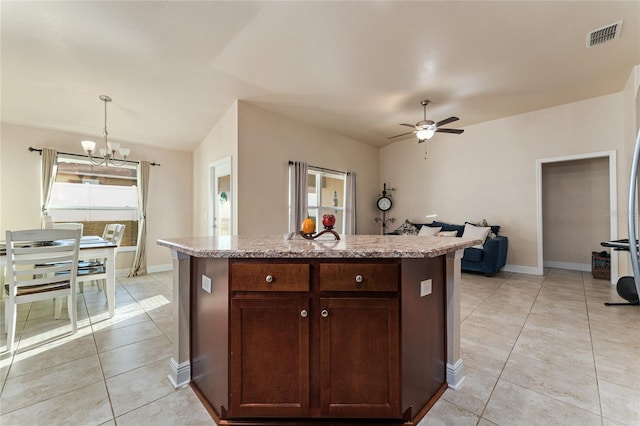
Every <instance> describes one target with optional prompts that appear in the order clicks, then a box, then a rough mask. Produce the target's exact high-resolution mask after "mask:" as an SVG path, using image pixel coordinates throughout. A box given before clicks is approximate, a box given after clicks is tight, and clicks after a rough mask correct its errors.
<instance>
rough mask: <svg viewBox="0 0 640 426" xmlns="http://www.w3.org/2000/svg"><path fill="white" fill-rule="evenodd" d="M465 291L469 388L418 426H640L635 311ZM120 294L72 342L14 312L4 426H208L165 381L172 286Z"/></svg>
mask: <svg viewBox="0 0 640 426" xmlns="http://www.w3.org/2000/svg"><path fill="white" fill-rule="evenodd" d="M462 278H463V286H462V319H463V321H462V357H463V360H464V365H465V372H466V380H465V383H464V385H463V387H462V388H461V389H460V390H458V391H453V390H450V389H449V390H447V391H446V392H445V394H444V395H443V397H442V398H441V399H440V400H439V401H438V402H437V403H436V405H435V406H434V407H433V409H432V410H431V411H430V412H429V414H428V415H427V417H425V419H423V421H422V422H421V423H420V426H427V425H466V424H469V425H535V424H540V425H578V424H580V425H591V424H597V425H621V424H626V425H640V308H638V307H628V306H621V307H605V306H604V305H603V302H605V301H619V300H620V299H619V298H618V296H617V295H616V292H615V288H614V287H612V286H610V285H609V284H608V283H607V282H606V281H602V280H594V279H592V278H591V275H590V274H589V273H580V272H574V271H563V270H557V269H551V270H549V271H547V274H546V275H545V276H544V277H538V276H531V275H520V274H511V273H504V272H503V273H500V274H499V275H498V276H496V277H493V278H487V277H483V276H478V275H470V274H462ZM118 281H119V285H118V287H117V291H116V297H117V308H116V315H115V317H114V318H113V319H109V318H108V316H107V315H106V314H105V312H106V301H105V299H104V294H103V293H101V292H98V291H97V289H96V287H95V286H86V287H85V293H84V294H83V295H82V297H79V298H78V311H79V322H80V323H79V332H78V333H77V334H76V335H73V336H65V337H62V338H60V336H61V335H64V334H65V333H68V332H69V331H70V326H69V324H68V321H64V320H60V321H54V320H53V319H52V310H53V309H52V306H50V304H47V302H41V303H35V304H33V306H29V305H26V306H23V307H21V308H20V311H19V318H18V321H19V326H18V329H19V341H18V347H17V351H16V353H15V355H14V356H9V355H8V354H7V353H6V352H5V353H3V354H0V383H1V385H2V393H1V394H0V424H2V425H3V426H4V425H14V424H15V425H18V424H20V425H40V424H65V425H75V424H77V425H101V424H104V425H115V424H117V425H184V424H190V425H213V424H214V423H213V421H212V420H211V419H210V417H209V416H208V414H207V412H206V411H205V409H204V408H203V407H202V405H201V404H200V403H199V401H198V399H197V398H196V397H195V395H194V394H193V391H192V390H191V389H190V388H188V387H187V388H183V389H180V390H174V389H173V388H172V387H171V385H170V384H169V383H168V381H167V379H166V376H167V371H168V359H169V357H170V352H171V350H170V332H169V329H170V327H171V324H172V318H171V274H170V273H159V274H151V275H149V276H145V277H137V278H133V279H127V278H120V279H119V280H118ZM0 311H1V313H2V319H0V321H2V324H4V323H3V321H4V306H3V307H2V308H0ZM63 318H64V315H63ZM3 326H4V325H3ZM0 334H1V335H2V337H0V344H1V345H5V342H6V338H5V336H4V334H2V333H0ZM0 350H4V348H0Z"/></svg>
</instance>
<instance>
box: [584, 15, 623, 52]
mask: <svg viewBox="0 0 640 426" xmlns="http://www.w3.org/2000/svg"><path fill="white" fill-rule="evenodd" d="M621 29H622V21H618V22H616V23H614V24H611V25H607V26H606V27H602V28H598V29H597V30H593V31H591V32H590V33H588V34H587V47H593V46H596V45H598V44H602V43H606V42H607V41H609V40H614V39H616V38H619V37H620V30H621Z"/></svg>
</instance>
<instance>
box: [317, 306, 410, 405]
mask: <svg viewBox="0 0 640 426" xmlns="http://www.w3.org/2000/svg"><path fill="white" fill-rule="evenodd" d="M398 304H399V302H398V299H397V298H368V297H358V298H340V297H338V298H322V299H321V300H320V306H321V307H322V310H321V315H320V336H321V337H320V389H321V391H320V400H321V412H322V414H323V415H326V416H329V417H365V418H367V417H368V418H398V417H400V415H401V414H402V413H401V412H400V342H399V333H400V328H399V322H398Z"/></svg>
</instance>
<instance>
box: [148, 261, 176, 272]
mask: <svg viewBox="0 0 640 426" xmlns="http://www.w3.org/2000/svg"><path fill="white" fill-rule="evenodd" d="M171 270H173V263H167V264H164V265H153V266H147V272H148V273H150V274H152V273H154V272H166V271H171Z"/></svg>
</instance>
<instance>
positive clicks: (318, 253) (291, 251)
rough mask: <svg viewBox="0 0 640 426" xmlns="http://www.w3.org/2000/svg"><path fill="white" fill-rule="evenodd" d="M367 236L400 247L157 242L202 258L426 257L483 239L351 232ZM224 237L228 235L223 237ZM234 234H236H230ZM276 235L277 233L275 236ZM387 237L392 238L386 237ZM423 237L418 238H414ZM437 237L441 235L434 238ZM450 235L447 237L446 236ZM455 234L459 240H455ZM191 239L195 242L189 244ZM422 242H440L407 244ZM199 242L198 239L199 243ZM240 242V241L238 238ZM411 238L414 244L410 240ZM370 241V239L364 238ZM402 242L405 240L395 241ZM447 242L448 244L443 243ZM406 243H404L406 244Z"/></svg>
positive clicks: (294, 242)
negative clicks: (258, 245)
mask: <svg viewBox="0 0 640 426" xmlns="http://www.w3.org/2000/svg"><path fill="white" fill-rule="evenodd" d="M359 237H360V239H366V237H376V238H375V242H378V243H379V242H380V241H385V242H387V243H394V244H393V245H394V246H396V247H379V246H376V244H372V245H373V247H344V246H342V244H341V243H340V241H327V240H316V241H308V240H292V241H283V240H277V239H275V238H274V239H273V240H271V241H270V240H267V239H265V237H256V238H255V239H252V238H251V237H246V238H243V239H242V241H241V243H240V244H236V245H235V246H234V245H233V244H231V242H232V241H234V240H231V239H229V240H224V239H215V238H214V237H198V238H166V239H158V240H157V241H156V243H157V244H158V245H160V246H163V247H167V248H169V249H172V250H175V251H177V252H180V253H183V254H186V255H189V256H192V257H198V258H236V259H256V258H292V259H295V258H297V259H303V258H353V259H358V258H424V257H438V256H442V255H445V254H447V253H451V252H454V251H457V250H461V249H465V248H467V247H471V246H474V245H477V244H481V243H482V241H481V240H479V239H471V238H463V237H420V236H350V238H351V239H353V240H354V241H358V239H359ZM223 238H224V237H223ZM226 238H232V237H226ZM272 238H273V237H272ZM383 238H388V240H384V239H383ZM418 238H420V239H422V241H420V240H414V239H418ZM434 238H437V239H436V240H434ZM443 238H446V240H443ZM454 238H455V240H454ZM187 241H190V242H191V244H187ZM252 241H258V242H260V243H262V244H265V243H267V244H269V245H270V247H264V246H263V247H255V248H253V247H251V246H250V244H251V242H252ZM418 241H419V242H420V243H425V242H426V243H429V242H432V243H437V244H435V247H420V248H416V247H407V246H410V245H414V246H415V245H416V243H417V242H418ZM196 242H197V243H196ZM235 242H236V243H237V241H235ZM408 242H411V244H407V243H408ZM363 243H364V244H366V243H367V242H366V240H365V241H364V242H363ZM395 243H401V244H395ZM443 243H446V244H443ZM403 246H404V247H403Z"/></svg>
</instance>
